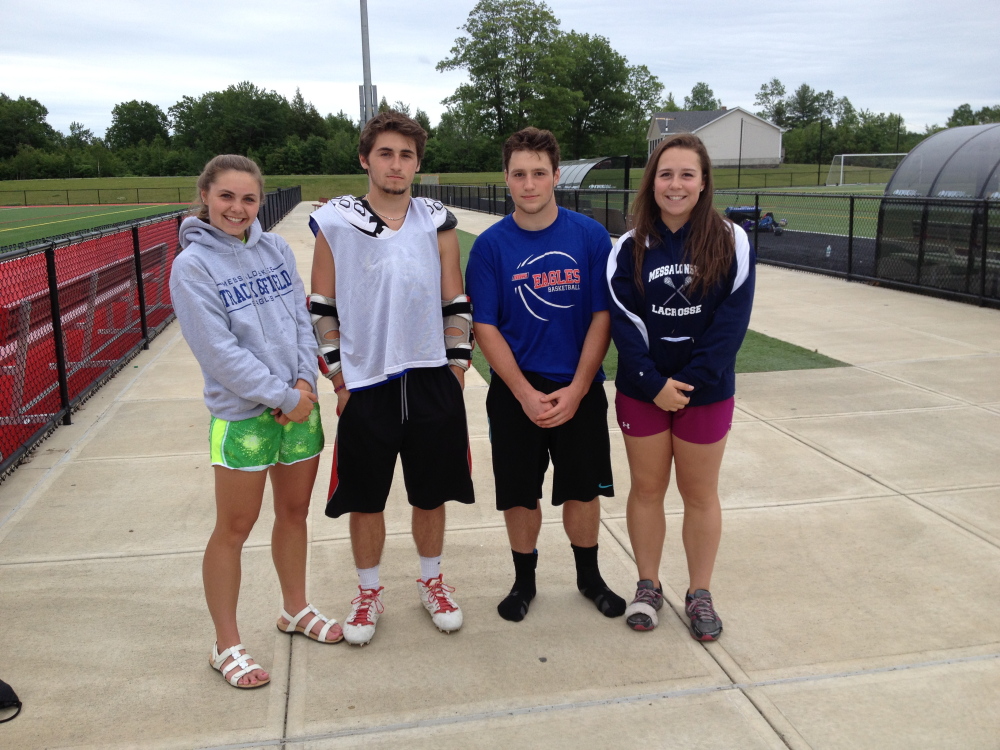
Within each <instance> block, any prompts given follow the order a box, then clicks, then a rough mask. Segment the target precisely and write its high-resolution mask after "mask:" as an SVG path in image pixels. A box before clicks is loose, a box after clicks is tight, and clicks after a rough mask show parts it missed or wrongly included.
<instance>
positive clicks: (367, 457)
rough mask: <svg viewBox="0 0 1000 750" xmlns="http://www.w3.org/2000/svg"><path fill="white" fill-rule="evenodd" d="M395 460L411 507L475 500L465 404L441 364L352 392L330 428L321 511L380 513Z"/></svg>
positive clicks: (430, 507)
mask: <svg viewBox="0 0 1000 750" xmlns="http://www.w3.org/2000/svg"><path fill="white" fill-rule="evenodd" d="M397 455H398V456H399V457H400V459H401V460H402V464H403V480H404V481H405V483H406V494H407V497H408V498H409V501H410V505H412V506H414V507H416V508H421V509H423V510H433V509H434V508H437V507H439V506H440V505H441V504H442V503H444V502H445V501H446V500H458V501H459V502H460V503H472V502H474V501H475V494H474V493H473V489H472V471H471V469H472V465H471V464H472V456H471V453H470V450H469V426H468V423H467V422H466V419H465V401H464V400H463V398H462V387H461V385H459V382H458V378H456V377H455V375H454V373H452V372H451V370H450V369H448V367H447V366H445V367H430V368H420V369H415V370H410V371H409V372H407V373H406V374H405V375H403V376H401V377H398V378H396V379H394V380H390V381H388V382H387V383H383V384H382V385H378V386H375V387H374V388H366V389H364V390H360V391H355V392H353V393H351V397H350V398H349V399H348V401H347V406H346V407H344V413H343V414H341V415H340V421H339V423H338V424H337V442H336V444H335V447H334V451H333V476H332V477H331V479H330V492H329V493H328V498H329V499H328V500H327V504H326V514H327V515H328V516H330V517H331V518H337V517H338V516H342V515H343V514H344V513H381V512H382V511H383V510H385V501H386V498H388V497H389V488H390V486H391V485H392V476H393V474H394V473H395V470H396V456H397Z"/></svg>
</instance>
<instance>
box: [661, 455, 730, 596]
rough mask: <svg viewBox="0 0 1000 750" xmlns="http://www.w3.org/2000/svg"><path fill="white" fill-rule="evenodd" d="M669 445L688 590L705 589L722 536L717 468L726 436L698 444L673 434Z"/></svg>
mask: <svg viewBox="0 0 1000 750" xmlns="http://www.w3.org/2000/svg"><path fill="white" fill-rule="evenodd" d="M727 437H728V436H727ZM673 447H674V462H675V463H676V465H677V489H678V490H679V491H680V493H681V499H682V500H683V501H684V529H683V534H682V536H683V539H684V552H685V554H686V555H687V564H688V575H689V576H690V577H691V587H690V589H688V593H693V592H694V591H695V590H696V589H705V590H706V591H708V590H710V586H711V584H712V571H713V569H714V567H715V556H716V554H717V553H718V551H719V539H720V538H721V536H722V507H721V505H720V503H719V469H720V468H721V466H722V455H723V453H724V452H725V450H726V438H722V440H720V441H719V442H717V443H712V444H710V445H699V444H697V443H688V442H685V441H684V440H680V439H678V438H676V437H675V438H674V441H673Z"/></svg>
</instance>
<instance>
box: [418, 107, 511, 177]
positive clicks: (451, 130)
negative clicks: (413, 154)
mask: <svg viewBox="0 0 1000 750" xmlns="http://www.w3.org/2000/svg"><path fill="white" fill-rule="evenodd" d="M479 120H480V116H479V112H478V111H477V110H476V109H475V108H474V107H473V106H472V105H469V104H461V103H457V104H451V105H449V106H448V109H447V110H445V112H444V114H442V115H441V121H440V122H439V123H438V126H437V128H435V133H434V137H433V138H431V139H430V140H429V141H427V150H426V151H425V153H424V161H423V163H422V164H421V167H420V169H421V171H422V172H465V171H468V172H479V171H495V170H499V169H501V168H502V164H501V157H500V150H499V149H498V148H497V144H496V142H495V141H494V140H493V139H492V138H491V137H490V136H489V135H487V134H486V133H484V132H483V131H482V129H481V128H480V127H479Z"/></svg>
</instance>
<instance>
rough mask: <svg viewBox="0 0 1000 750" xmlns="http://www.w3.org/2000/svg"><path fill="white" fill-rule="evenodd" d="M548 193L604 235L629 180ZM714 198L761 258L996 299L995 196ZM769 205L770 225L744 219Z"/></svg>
mask: <svg viewBox="0 0 1000 750" xmlns="http://www.w3.org/2000/svg"><path fill="white" fill-rule="evenodd" d="M414 192H415V194H416V195H422V196H425V197H429V198H433V199H435V200H439V201H441V202H442V203H444V204H446V205H449V206H455V207H457V208H465V209H469V210H472V211H484V212H486V213H491V214H495V215H500V216H504V215H506V214H508V213H510V212H511V211H513V208H514V206H513V203H512V202H511V200H510V193H509V191H508V190H507V188H506V187H505V186H502V185H483V186H477V185H416V186H414ZM555 195H556V201H557V202H558V204H559V205H560V206H562V207H564V208H569V209H571V210H574V211H578V212H580V213H583V214H586V215H588V216H590V217H592V218H594V219H595V220H596V221H598V222H599V223H600V224H602V225H603V226H604V227H605V228H606V229H607V230H608V232H609V233H610V234H611V235H613V236H620V235H621V234H623V233H624V232H625V231H626V230H627V228H628V209H629V206H630V205H631V203H632V201H633V200H634V197H635V191H634V190H592V189H591V190H586V189H585V190H557V191H556V193H555ZM715 206H716V208H717V209H718V210H719V211H720V212H725V209H726V208H729V207H743V208H744V209H746V210H744V211H743V212H741V213H743V214H744V215H749V216H750V217H751V220H749V221H747V222H745V228H746V229H747V231H748V233H749V234H750V235H751V239H752V241H753V243H754V247H755V248H756V250H757V258H758V260H760V261H761V262H762V263H767V264H771V265H776V266H783V267H786V268H795V269H799V270H803V271H812V272H815V273H823V274H828V275H831V276H837V277H840V278H845V279H847V280H849V281H861V282H867V283H872V284H878V285H880V286H885V287H892V288H896V289H903V290H906V291H913V292H920V293H922V294H930V295H934V296H938V297H944V298H948V299H955V300H960V301H964V302H971V303H974V304H979V305H988V306H990V307H1000V202H997V201H986V200H969V199H954V198H898V197H885V196H869V195H843V194H837V195H831V194H828V193H827V194H822V193H812V194H807V193H772V192H767V193H760V192H753V191H736V190H717V191H716V192H715ZM768 214H771V215H772V216H773V218H774V220H775V221H774V225H773V226H772V227H768V228H766V229H765V227H766V225H767V224H768V222H764V221H754V220H752V218H753V217H757V218H758V219H762V218H764V217H766V216H767V215H768ZM781 222H786V223H785V225H784V226H782V224H781ZM775 227H776V228H777V229H778V231H774V228H775Z"/></svg>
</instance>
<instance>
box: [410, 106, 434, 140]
mask: <svg viewBox="0 0 1000 750" xmlns="http://www.w3.org/2000/svg"><path fill="white" fill-rule="evenodd" d="M413 119H414V120H416V121H417V122H418V123H420V127H422V128H423V129H424V130H426V131H427V135H434V129H433V128H432V127H431V118H430V116H428V114H427V113H426V112H424V111H423V110H422V109H420V107H417V111H416V112H415V113H414V114H413Z"/></svg>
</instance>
